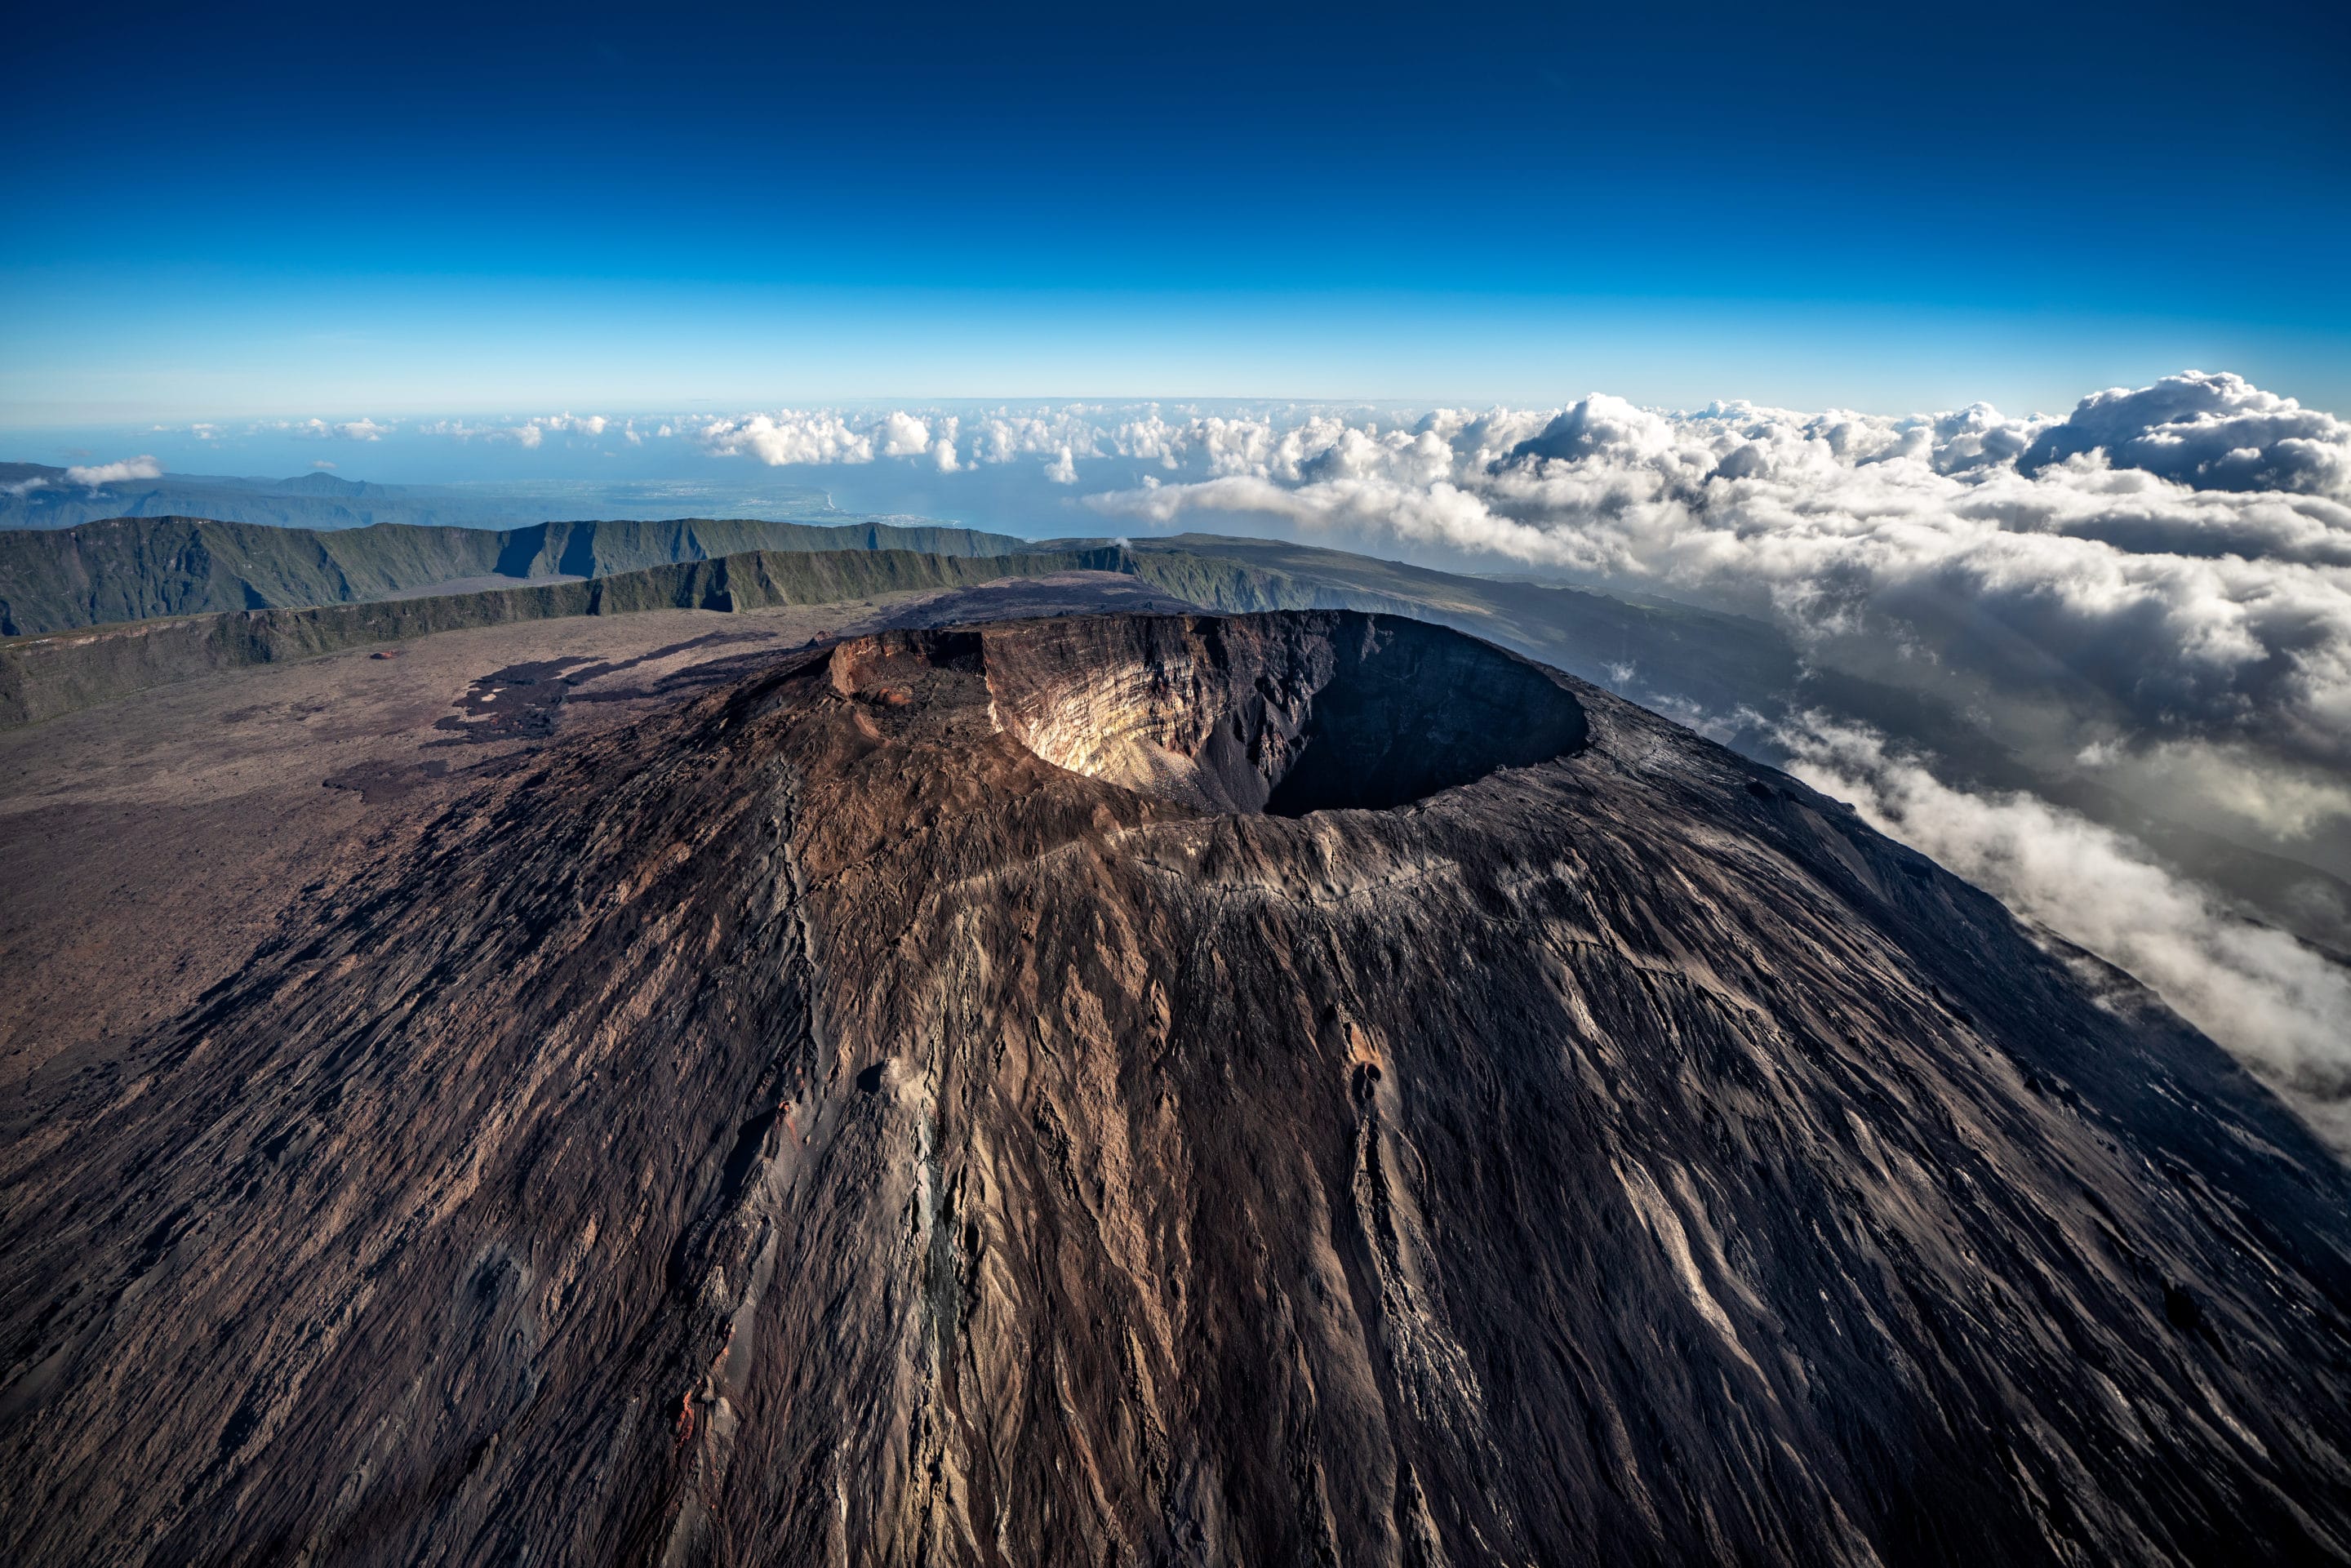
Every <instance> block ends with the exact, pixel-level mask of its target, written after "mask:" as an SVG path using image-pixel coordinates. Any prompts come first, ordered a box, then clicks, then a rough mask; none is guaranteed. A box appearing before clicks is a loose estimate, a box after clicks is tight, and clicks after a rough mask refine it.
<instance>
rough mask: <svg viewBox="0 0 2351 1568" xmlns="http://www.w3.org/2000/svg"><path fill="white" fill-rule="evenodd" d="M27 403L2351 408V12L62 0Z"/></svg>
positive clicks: (30, 209)
mask: <svg viewBox="0 0 2351 1568" xmlns="http://www.w3.org/2000/svg"><path fill="white" fill-rule="evenodd" d="M10 53H11V55H12V62H11V64H10V67H9V69H8V72H7V76H8V86H7V91H6V93H5V97H0V210H5V212H6V213H7V214H9V218H8V221H7V222H6V224H5V225H0V424H7V425H16V426H28V425H38V424H49V425H55V424H66V423H78V422H86V421H92V420H98V419H103V418H114V417H146V416H148V415H149V414H151V413H152V414H153V415H154V416H156V417H167V416H168V417H204V416H207V415H211V414H230V415H233V414H237V413H262V412H275V413H293V414H309V413H327V414H341V415H350V414H358V413H402V412H415V411H422V410H443V411H461V410H468V409H490V408H525V407H531V406H537V405H541V404H544V405H547V406H549V407H553V406H557V405H567V406H575V407H581V408H585V407H588V406H591V405H593V406H599V407H603V408H607V409H611V410H615V411H617V410H622V409H653V408H667V407H683V406H686V405H687V404H689V403H692V404H696V405H705V406H706V405H712V404H726V405H732V406H745V405H747V404H753V403H769V404H772V403H773V402H778V401H781V400H785V399H794V400H801V401H808V400H813V399H824V398H883V397H897V396H903V397H910V398H914V397H924V396H987V395H1006V396H1038V395H1068V396H1081V395H1098V396H1109V395H1168V396H1181V395H1234V396H1249V395H1263V396H1278V395H1289V396H1307V397H1385V398H1420V399H1428V400H1437V399H1445V400H1455V401H1460V400H1480V399H1503V400H1513V401H1532V400H1541V399H1557V398H1561V397H1566V396H1573V395H1575V394H1577V393H1580V392H1584V391H1588V390H1593V389H1594V388H1600V389H1604V390H1610V391H1616V392H1624V393H1625V394H1626V395H1631V396H1635V397H1636V398H1639V399H1641V400H1642V401H1647V402H1680V403H1693V402H1703V401H1705V400H1707V399H1708V398H1711V397H1715V396H1748V397H1753V398H1757V399H1759V400H1770V401H1776V402H1805V403H1811V404H1813V405H1819V404H1823V403H1828V402H1839V403H1844V404H1848V405H1855V406H1862V407H1872V408H1886V409H1889V410H1900V409H1907V408H1915V407H1921V406H1930V405H1949V404H1950V403H1954V402H1964V401H1967V400H1968V399H1970V398H1973V397H1977V396H1983V397H1991V398H1994V399H1995V400H2004V401H2006V402H2009V403H2010V404H2011V406H2012V407H2016V408H2019V409H2020V410H2021V409H2022V407H2023V406H2025V405H2030V404H2041V405H2044V406H2048V405H2055V404H2058V403H2061V402H2070V401H2071V399H2072V397H2073V396H2074V395H2077V394H2078V393H2079V392H2084V391H2087V390H2089V389H2090V388H2091V387H2093V386H2095V385H2103V384H2106V383H2107V382H2113V381H2128V380H2139V379H2143V378H2145V377H2148V376H2152V375H2154V374H2158V373H2162V372H2164V371H2170V370H2177V369H2179V368H2182V367H2183V366H2184V365H2186V364H2189V363H2198V364H2203V365H2206V366H2208V367H2210V368H2228V369H2238V370H2241V371H2245V372H2246V373H2248V374H2250V375H2252V376H2253V378H2254V379H2255V380H2257V381H2260V382H2263V383H2264V384H2267V385H2272V386H2274V387H2276V388H2277V389H2278V390H2280V391H2284V392H2294V393H2296V394H2298V395H2301V396H2304V398H2306V399H2309V400H2311V401H2314V402H2324V403H2329V404H2331V405H2333V406H2335V407H2338V408H2339V407H2346V406H2351V90H2346V87H2345V82H2346V76H2347V75H2351V7H2345V6H2342V5H2330V6H2320V5H2304V6H2292V5H2271V4H2266V3H2263V0H2251V3H2244V4H2231V5H2174V4H2168V3H2162V0H2158V3H2156V4H2149V5H2129V6H2124V5H2067V4H2064V3H2062V0H2059V3H2053V4H2039V5H2014V6H2011V5H1984V6H1978V7H1972V8H1951V7H1945V8H1934V9H1928V8H1917V7H1907V8H1897V7H1890V6H1867V7H1861V6H1810V7H1788V6H1774V5H1756V4H1744V5H1711V4H1698V5H1682V6H1678V7H1674V8H1670V9H1667V8H1658V9H1654V10H1644V9H1642V8H1636V7H1626V6H1623V5H1610V6H1606V7H1583V6H1575V5H1553V6H1542V7H1532V6H1529V7H1509V6H1442V5H1426V4H1424V5H1417V6H1414V7H1409V8H1405V7H1385V6H1379V5H1344V6H1338V5H1247V6H1222V5H1186V6H1169V7H1149V8H1142V7H1132V8H1130V7H1114V6H1108V5H1094V6H1087V7H1082V8H1080V7H1059V8H1034V7H1032V8H1026V9H1022V10H1019V11H1017V12H1016V11H1007V10H1001V9H998V8H992V7H958V8H956V9H952V10H932V9H926V8H922V7H908V6H896V7H841V8H837V9H835V8H827V9H822V10H813V9H811V10H796V9H790V8H776V9H771V10H766V11H759V12H743V13H739V14H732V15H730V14H726V13H724V12H722V11H719V10H715V9H713V8H710V7H707V6H676V7H660V6H649V5H635V6H632V7H629V8H627V9H625V10H601V9H598V8H596V7H592V6H586V7H583V6H580V5H567V6H565V7H562V8H560V9H554V8H548V9H537V10H534V9H528V8H520V7H498V6H494V5H476V6H470V7H465V8H444V7H436V6H430V5H426V6H400V7H380V8H368V9H359V8H349V7H305V8H303V9H300V10H293V9H287V10H283V11H276V10H266V9H261V8H255V7H236V6H231V7H225V8H213V7H180V8H173V9H172V10H169V11H166V10H162V9H159V8H154V7H149V6H121V5H89V4H77V5H52V6H45V7H26V8H25V9H24V10H22V11H20V12H19V13H18V15H17V16H16V20H15V22H14V23H13V24H12V37H11V43H10Z"/></svg>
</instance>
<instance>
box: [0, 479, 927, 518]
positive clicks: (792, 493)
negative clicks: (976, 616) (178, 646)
mask: <svg viewBox="0 0 2351 1568" xmlns="http://www.w3.org/2000/svg"><path fill="white" fill-rule="evenodd" d="M664 515H666V516H670V517H692V516H696V515H719V516H728V517H766V518H770V519H773V520H777V521H782V522H805V523H819V524H823V523H853V522H884V523H895V522H899V521H901V520H902V519H899V518H896V517H863V516H860V515H858V514H854V513H845V512H841V511H839V510H837V509H836V508H835V507H833V505H832V502H831V497H828V496H827V495H826V494H825V492H824V491H822V490H820V489H815V488H810V487H809V486H801V485H779V484H775V483H772V482H768V481H766V480H762V481H761V482H760V483H758V484H757V485H755V486H711V485H706V484H699V483H663V482H640V483H626V484H593V485H583V484H580V483H577V482H569V481H558V480H550V481H548V482H546V483H544V484H528V485H511V484H482V485H445V486H444V485H384V484H378V483H377V482H375V481H373V480H367V479H346V478H344V477H342V476H340V475H338V474H329V473H327V472H325V471H324V470H318V471H314V472H312V473H308V474H300V475H297V476H294V477H292V478H278V477H276V476H268V475H260V476H255V475H228V474H160V475H156V476H152V477H151V478H122V479H110V480H107V481H105V482H103V483H99V484H89V483H87V482H85V481H82V480H77V479H76V478H75V477H74V476H73V471H72V470H71V469H67V468H58V467H54V466H52V465H48V464H44V463H0V529H7V528H77V527H79V526H80V525H82V524H84V523H95V522H102V521H105V520H107V519H109V518H111V517H211V518H214V519H215V520H217V521H220V522H225V523H260V524H266V525H268V526H270V527H273V528H319V529H334V528H366V527H368V526H370V525H371V524H374V523H410V524H413V525H416V526H418V527H421V528H434V527H454V528H512V527H515V526H517V525H518V524H523V523H536V522H543V521H545V520H546V519H548V518H549V517H662V516H664Z"/></svg>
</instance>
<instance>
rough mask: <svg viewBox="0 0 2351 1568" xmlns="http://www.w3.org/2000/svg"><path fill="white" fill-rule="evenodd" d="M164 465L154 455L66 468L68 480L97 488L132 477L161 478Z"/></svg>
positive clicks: (117, 483) (119, 482)
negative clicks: (118, 461)
mask: <svg viewBox="0 0 2351 1568" xmlns="http://www.w3.org/2000/svg"><path fill="white" fill-rule="evenodd" d="M162 474H163V465H162V464H160V463H158V462H156V461H155V460H154V459H153V458H152V457H126V458H124V459H123V460H122V461H121V462H120V463H98V464H92V465H89V466H87V467H84V466H80V465H77V466H75V467H71V468H68V469H67V470H66V481H67V483H68V484H72V485H87V486H89V487H90V488H91V489H93V490H95V489H97V488H98V487H99V486H101V485H119V484H121V483H123V482H125V481H127V480H131V479H159V478H161V477H162Z"/></svg>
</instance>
